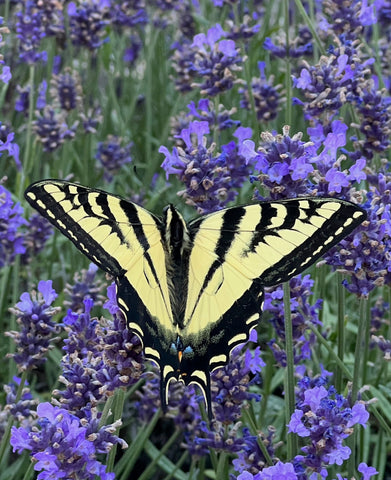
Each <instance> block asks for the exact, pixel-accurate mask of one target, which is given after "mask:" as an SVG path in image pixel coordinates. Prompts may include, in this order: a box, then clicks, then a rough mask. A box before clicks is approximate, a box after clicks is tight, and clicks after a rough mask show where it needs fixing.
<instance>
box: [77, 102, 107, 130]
mask: <svg viewBox="0 0 391 480" xmlns="http://www.w3.org/2000/svg"><path fill="white" fill-rule="evenodd" d="M80 118H81V121H82V125H83V129H84V131H85V133H96V131H97V128H98V126H99V124H101V123H102V121H103V116H102V113H101V108H100V107H95V108H94V109H92V108H90V109H88V111H87V113H80Z"/></svg>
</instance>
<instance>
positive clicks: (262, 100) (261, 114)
mask: <svg viewBox="0 0 391 480" xmlns="http://www.w3.org/2000/svg"><path fill="white" fill-rule="evenodd" d="M258 68H259V72H260V76H259V78H253V79H252V81H251V85H250V86H248V85H246V87H245V88H242V89H240V90H239V93H240V94H241V95H242V98H241V101H240V107H241V108H245V109H246V110H251V108H252V106H251V101H250V94H249V89H250V88H251V90H252V96H253V99H254V107H255V112H256V115H257V119H258V120H259V121H260V122H270V121H271V120H274V119H275V118H276V117H277V114H278V111H279V108H280V104H281V103H282V102H283V98H281V96H280V93H279V90H281V87H282V86H281V85H276V86H273V81H274V78H273V76H271V77H270V78H269V79H268V80H267V79H266V76H265V62H258Z"/></svg>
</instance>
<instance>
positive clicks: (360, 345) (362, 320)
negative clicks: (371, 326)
mask: <svg viewBox="0 0 391 480" xmlns="http://www.w3.org/2000/svg"><path fill="white" fill-rule="evenodd" d="M359 309H360V310H359V312H360V315H359V323H358V330H357V338H356V348H355V356H354V367H353V384H352V398H351V404H352V405H354V403H355V402H356V400H357V395H358V391H359V389H360V387H361V385H362V382H361V380H362V376H363V372H362V365H363V362H362V360H363V355H364V353H365V342H366V340H367V339H366V338H365V331H366V323H367V315H366V313H367V299H365V298H364V297H360V305H359Z"/></svg>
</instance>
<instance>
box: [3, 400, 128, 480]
mask: <svg viewBox="0 0 391 480" xmlns="http://www.w3.org/2000/svg"><path fill="white" fill-rule="evenodd" d="M37 415H38V426H37V427H34V429H32V430H26V429H25V428H22V427H20V428H16V427H12V432H11V445H12V447H13V451H14V452H16V451H17V452H18V453H22V452H23V451H24V450H29V451H30V452H31V456H32V457H33V459H34V460H35V461H36V463H35V464H34V470H36V471H40V472H41V473H39V474H38V477H37V478H38V480H55V479H57V478H78V479H79V480H93V479H94V478H96V475H97V476H98V477H99V478H100V479H102V480H114V478H115V476H114V473H108V472H106V467H105V466H104V465H102V464H101V463H100V462H99V461H98V460H97V454H99V453H107V451H108V450H110V449H111V447H112V446H113V445H114V444H116V443H118V444H120V445H122V447H126V446H127V445H126V443H125V442H124V441H122V440H120V439H119V438H118V437H116V436H115V435H112V434H110V433H109V430H110V429H113V427H114V429H115V428H116V427H118V426H119V424H113V425H112V426H110V425H109V426H106V427H102V428H101V429H99V430H97V431H96V432H95V433H94V432H92V431H91V425H94V424H95V425H97V423H96V421H95V419H94V418H90V419H89V424H88V426H85V423H83V422H82V421H80V419H79V418H78V417H76V416H74V415H72V414H70V413H69V412H68V411H67V410H64V409H62V408H58V407H54V406H53V405H51V404H50V403H41V404H40V405H38V408H37ZM93 433H94V434H93ZM103 439H105V446H106V448H102V446H101V445H102V440H103Z"/></svg>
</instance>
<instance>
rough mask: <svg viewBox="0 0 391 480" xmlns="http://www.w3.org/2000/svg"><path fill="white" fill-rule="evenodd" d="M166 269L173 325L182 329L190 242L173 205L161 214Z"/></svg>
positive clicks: (183, 222) (184, 226)
mask: <svg viewBox="0 0 391 480" xmlns="http://www.w3.org/2000/svg"><path fill="white" fill-rule="evenodd" d="M163 226H164V236H163V238H164V243H165V245H164V247H165V250H166V252H167V255H166V269H167V277H168V286H169V291H170V301H171V309H172V314H173V317H174V323H175V325H177V326H178V328H179V329H182V328H183V322H184V314H185V308H186V298H187V289H188V263H189V253H190V250H191V246H192V245H191V240H190V237H189V232H188V229H187V225H186V222H185V220H184V218H183V217H182V215H181V214H180V213H179V212H178V211H177V210H176V208H175V207H174V206H173V205H171V204H170V205H168V206H167V207H166V208H165V209H164V214H163Z"/></svg>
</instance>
